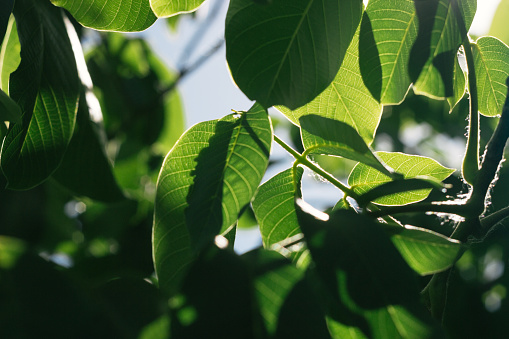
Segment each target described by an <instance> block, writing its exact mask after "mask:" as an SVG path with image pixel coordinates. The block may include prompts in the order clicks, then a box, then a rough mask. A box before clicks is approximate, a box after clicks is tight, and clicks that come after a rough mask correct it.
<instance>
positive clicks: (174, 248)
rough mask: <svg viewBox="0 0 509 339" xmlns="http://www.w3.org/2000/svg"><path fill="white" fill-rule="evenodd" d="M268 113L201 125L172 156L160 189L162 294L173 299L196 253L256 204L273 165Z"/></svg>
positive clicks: (157, 228)
mask: <svg viewBox="0 0 509 339" xmlns="http://www.w3.org/2000/svg"><path fill="white" fill-rule="evenodd" d="M271 141H272V132H271V126H270V122H269V119H268V115H267V112H266V111H265V110H264V109H263V108H262V107H261V106H260V105H258V104H256V105H255V106H253V107H252V108H251V110H250V111H248V112H246V113H241V114H232V115H228V116H226V117H225V118H223V119H221V120H214V121H208V122H202V123H199V124H197V125H195V126H194V127H192V128H191V129H189V130H188V131H187V132H186V133H185V134H184V135H183V136H182V137H181V138H180V140H179V141H178V143H177V144H176V145H175V147H174V148H173V149H172V150H171V151H170V153H169V154H168V155H167V157H166V159H165V162H164V164H163V167H162V168H161V173H160V175H159V180H158V184H157V197H156V205H155V212H154V215H155V218H154V219H155V220H154V243H153V246H154V258H155V267H156V272H157V274H158V277H159V284H160V286H161V288H162V289H163V290H164V291H166V292H168V293H170V294H171V293H173V292H174V291H175V288H176V286H178V283H179V280H180V278H181V277H182V274H183V270H184V269H185V267H186V266H187V265H189V263H190V262H191V261H192V259H193V256H194V252H195V251H196V250H197V249H200V248H201V247H202V246H203V245H205V244H207V243H208V242H210V241H211V240H212V239H213V238H214V236H215V235H216V234H220V233H226V232H228V231H229V229H230V228H231V227H232V226H233V225H234V223H235V222H236V221H237V218H238V217H239V216H240V213H241V212H242V211H243V209H244V207H245V206H246V205H247V204H248V203H249V202H250V200H251V199H252V197H253V195H254V193H255V190H256V188H257V187H258V185H259V184H260V181H261V179H262V176H263V174H264V173H265V169H266V167H267V165H268V156H269V152H270V146H271Z"/></svg>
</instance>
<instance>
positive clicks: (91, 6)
mask: <svg viewBox="0 0 509 339" xmlns="http://www.w3.org/2000/svg"><path fill="white" fill-rule="evenodd" d="M51 2H52V3H53V4H54V5H55V6H59V7H63V8H65V9H66V10H68V11H69V12H70V13H71V14H72V16H73V17H74V18H75V19H76V20H78V22H79V23H80V24H82V25H83V26H85V27H89V28H93V29H97V30H101V31H118V32H139V31H143V30H145V29H147V28H149V27H150V26H152V24H153V23H154V22H155V21H156V19H157V18H156V16H155V15H154V13H153V12H152V9H151V8H150V3H149V0H51Z"/></svg>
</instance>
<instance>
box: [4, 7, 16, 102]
mask: <svg viewBox="0 0 509 339" xmlns="http://www.w3.org/2000/svg"><path fill="white" fill-rule="evenodd" d="M20 51H21V45H20V44H19V38H18V30H17V28H16V21H15V20H14V16H11V18H10V20H9V26H7V33H6V37H5V39H4V42H3V43H2V49H1V50H0V78H1V83H0V88H1V89H2V90H3V91H4V92H5V93H9V76H10V75H11V73H12V72H14V71H15V70H16V69H17V68H18V66H19V63H20V62H21V57H20Z"/></svg>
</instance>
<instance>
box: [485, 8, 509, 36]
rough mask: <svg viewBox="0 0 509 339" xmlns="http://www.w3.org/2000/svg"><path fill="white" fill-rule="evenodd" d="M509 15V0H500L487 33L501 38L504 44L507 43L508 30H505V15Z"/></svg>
mask: <svg viewBox="0 0 509 339" xmlns="http://www.w3.org/2000/svg"><path fill="white" fill-rule="evenodd" d="M508 15H509V1H508V0H501V1H500V2H499V4H498V7H497V9H496V11H495V15H494V17H493V20H492V21H491V27H490V31H489V32H488V35H490V36H494V37H496V38H498V39H500V40H502V41H503V42H504V43H505V44H506V45H507V44H509V30H507V22H506V20H507V16H508Z"/></svg>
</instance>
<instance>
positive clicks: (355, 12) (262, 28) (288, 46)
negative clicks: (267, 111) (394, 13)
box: [225, 0, 362, 109]
mask: <svg viewBox="0 0 509 339" xmlns="http://www.w3.org/2000/svg"><path fill="white" fill-rule="evenodd" d="M361 12H362V1H360V0H347V1H339V0H302V1H293V0H274V1H272V3H271V4H269V5H259V4H256V3H255V2H253V1H252V0H232V1H230V7H229V9H228V14H227V17H226V31H225V39H226V58H227V60H228V65H229V67H230V71H231V74H232V76H233V79H234V80H235V82H236V83H237V85H238V86H239V87H240V89H241V90H242V91H243V92H244V94H246V95H247V97H248V98H250V99H251V100H257V101H258V102H260V103H261V104H262V105H263V106H264V107H270V106H273V105H278V104H279V105H284V106H287V107H289V108H291V109H296V108H298V107H300V106H302V105H305V104H307V103H308V102H310V101H311V100H313V99H314V98H315V97H316V96H317V95H318V94H320V93H321V92H322V91H323V90H324V89H325V88H327V86H329V84H330V83H331V81H332V80H333V79H334V77H335V76H336V74H337V72H338V69H339V66H340V65H341V62H342V60H343V58H344V56H345V53H346V49H347V47H348V45H349V44H350V41H351V39H352V37H353V35H354V32H355V30H356V28H357V26H358V23H359V21H360V18H361Z"/></svg>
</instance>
